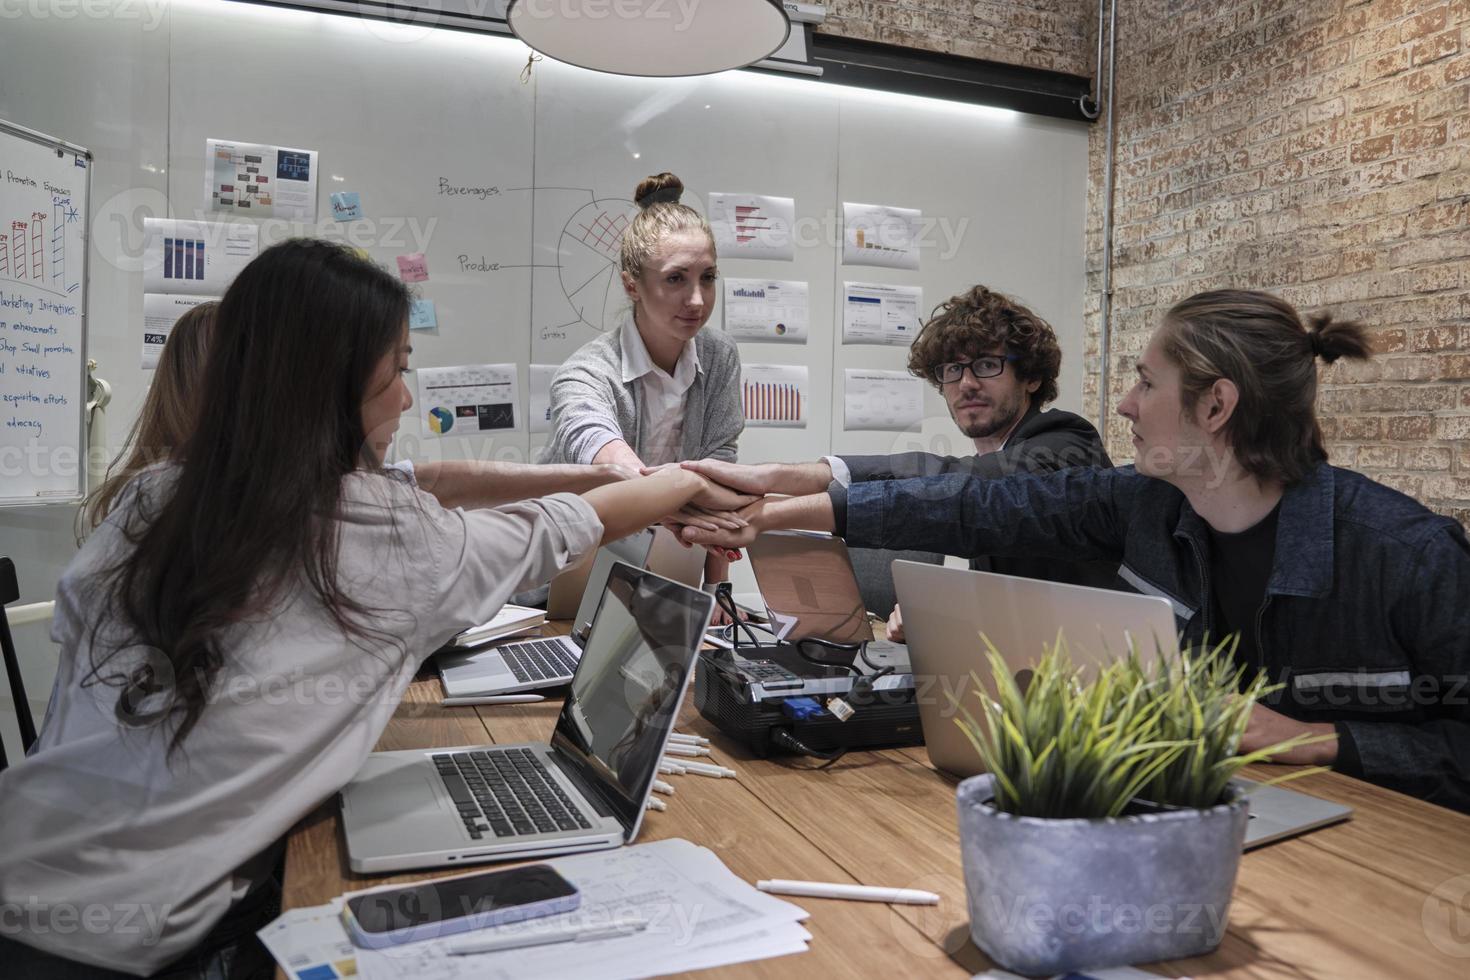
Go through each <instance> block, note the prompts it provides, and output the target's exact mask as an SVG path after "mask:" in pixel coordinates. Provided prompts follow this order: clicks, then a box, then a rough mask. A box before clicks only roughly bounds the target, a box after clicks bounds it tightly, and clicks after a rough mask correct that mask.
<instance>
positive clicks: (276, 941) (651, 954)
mask: <svg viewBox="0 0 1470 980" xmlns="http://www.w3.org/2000/svg"><path fill="white" fill-rule="evenodd" d="M546 863H548V864H550V865H552V866H553V867H555V868H556V869H557V870H558V871H559V872H561V874H562V875H563V876H564V877H565V878H566V879H567V880H568V881H570V882H572V883H573V884H574V885H576V886H577V889H578V891H580V892H581V895H582V902H581V906H580V907H579V908H578V909H577V910H576V911H575V912H569V913H567V914H565V915H557V916H547V917H544V918H539V919H531V920H528V921H526V922H520V923H515V924H513V925H504V926H496V927H494V928H492V929H484V930H480V931H478V932H466V933H456V934H454V935H451V936H447V937H445V938H443V939H428V940H424V941H422V942H417V943H408V944H405V945H402V946H394V947H389V948H387V949H358V950H356V954H357V964H356V970H357V974H358V976H360V977H362V978H363V980H401V978H409V977H415V978H427V980H472V978H474V980H478V978H490V980H511V978H520V977H527V976H535V977H538V978H552V977H567V978H573V977H575V978H579V980H581V978H607V980H637V978H641V977H653V976H659V975H662V974H666V973H680V972H684V971H687V970H700V969H704V968H706V967H715V966H726V965H729V964H732V963H744V962H747V961H750V960H759V959H767V958H770V957H774V956H785V955H787V954H789V953H804V952H806V949H807V942H808V941H809V940H810V939H811V933H809V932H807V931H806V929H804V928H803V927H802V926H801V925H800V924H799V923H800V922H802V921H803V920H804V919H806V917H807V913H806V912H805V911H804V910H803V909H801V908H799V907H798V906H796V905H793V904H791V903H790V902H786V901H783V900H781V899H779V898H776V897H774V896H772V895H767V894H765V893H764V892H760V891H757V890H756V889H755V888H753V887H752V886H751V885H750V884H748V883H747V882H745V881H744V880H742V879H740V878H737V877H736V876H735V875H734V874H732V873H731V872H730V869H729V868H727V867H725V864H724V862H722V861H721V860H720V859H719V858H718V857H716V856H715V854H714V852H713V851H710V850H709V849H707V848H704V847H699V846H697V845H695V844H691V843H690V842H689V841H687V840H680V839H673V840H663V841H655V842H653V843H649V844H637V845H634V846H631V847H622V848H618V849H616V850H611V851H598V852H596V853H592V854H579V855H575V856H573V857H565V858H556V859H554V860H551V861H548V862H546ZM344 898H345V896H344ZM342 901H343V899H340V898H339V899H337V900H336V901H335V902H333V904H332V905H330V906H321V908H320V911H319V912H318V914H316V915H311V916H305V917H303V912H304V910H293V912H288V913H286V915H283V916H282V920H284V919H285V918H286V916H290V915H295V916H297V917H298V918H299V920H300V921H302V922H303V923H304V922H311V923H312V925H314V926H317V927H320V926H321V925H322V924H323V919H324V918H326V917H327V914H328V913H331V912H332V910H333V909H336V910H340V909H341V904H342ZM629 919H640V920H644V921H646V922H647V923H648V926H647V928H645V929H642V930H640V931H638V932H635V933H632V934H630V935H625V936H617V937H613V938H606V939H596V940H590V941H586V942H563V943H556V944H553V945H543V946H525V947H521V948H519V949H508V950H502V951H499V952H494V953H475V954H471V955H455V954H452V953H450V952H449V949H450V948H451V947H453V946H456V945H460V944H464V943H466V942H468V941H472V940H475V939H481V938H489V937H491V936H494V937H497V938H498V937H502V936H515V935H518V934H522V933H525V934H528V935H535V934H536V933H537V932H541V933H545V932H547V931H548V930H549V929H550V928H551V927H552V926H553V925H555V926H556V927H557V928H558V929H560V928H564V927H565V928H569V927H576V926H582V925H585V926H586V928H587V929H588V930H589V931H590V930H595V929H596V928H598V927H599V926H606V925H607V924H608V923H610V922H615V921H626V920H629ZM282 920H277V922H275V923H272V924H271V925H270V926H267V927H266V928H265V929H263V930H261V932H260V935H261V938H262V939H266V937H267V936H268V935H269V936H270V940H271V941H268V942H267V946H268V948H269V949H270V950H271V952H272V953H274V954H275V955H276V958H277V960H278V961H279V962H280V963H281V965H282V966H283V967H285V968H286V969H287V971H288V972H289V973H291V975H292V976H298V975H299V974H297V973H296V972H295V970H294V969H293V962H292V961H293V960H294V964H295V965H297V966H299V965H300V964H303V963H308V962H309V963H313V964H321V963H322V962H323V960H324V959H326V957H325V956H323V955H322V953H323V952H330V951H331V949H332V946H331V944H330V943H328V944H327V947H328V948H327V949H326V950H323V949H322V946H323V936H322V935H321V932H320V931H319V928H318V929H316V930H313V933H312V934H311V935H310V937H309V939H310V941H311V942H310V945H311V947H312V949H311V951H310V952H308V951H307V949H305V948H302V949H297V950H293V949H292V948H291V944H290V942H289V940H288V938H287V937H286V936H284V935H283V934H282V930H281V929H278V928H277V926H278V924H279V923H280V922H281V921H282ZM337 929H338V933H337V934H336V936H334V937H333V938H337V939H345V935H346V934H345V932H344V931H341V930H342V927H341V925H340V923H339V924H338V925H337ZM302 939H303V943H302V946H303V947H305V946H306V945H307V943H306V940H307V939H308V936H306V935H305V934H303V936H302ZM338 948H340V947H338ZM334 965H335V966H336V968H337V970H338V972H339V974H340V975H347V974H346V973H345V971H343V970H342V964H341V963H340V961H339V963H337V964H334ZM329 975H331V974H326V973H321V974H317V976H329Z"/></svg>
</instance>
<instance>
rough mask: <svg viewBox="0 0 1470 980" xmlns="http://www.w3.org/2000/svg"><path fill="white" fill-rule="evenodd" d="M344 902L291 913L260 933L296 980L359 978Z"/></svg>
mask: <svg viewBox="0 0 1470 980" xmlns="http://www.w3.org/2000/svg"><path fill="white" fill-rule="evenodd" d="M341 913H342V899H340V898H335V899H333V900H332V901H331V902H330V903H328V904H327V905H316V906H313V907H311V908H300V909H288V910H287V911H285V912H282V913H281V915H280V916H279V917H278V918H277V919H276V920H275V921H274V922H272V923H271V924H270V925H268V926H266V927H265V928H264V929H261V930H260V931H259V932H257V933H256V935H257V936H259V937H260V941H261V942H262V943H263V944H264V945H265V948H266V949H267V950H269V951H270V954H271V955H272V956H274V957H275V959H276V962H277V963H278V964H280V966H281V969H282V970H283V971H285V973H286V975H287V976H288V977H291V978H292V980H339V978H344V977H351V976H355V975H356V974H357V947H355V946H353V945H352V940H350V939H349V938H348V937H347V930H346V929H344V928H343V926H342V916H341Z"/></svg>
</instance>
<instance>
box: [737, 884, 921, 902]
mask: <svg viewBox="0 0 1470 980" xmlns="http://www.w3.org/2000/svg"><path fill="white" fill-rule="evenodd" d="M755 887H757V888H759V889H760V890H761V891H763V892H772V893H774V894H777V895H804V896H807V897H809V898H847V899H852V900H854V901H859V902H889V903H892V904H895V905H938V904H939V896H938V895H936V894H934V893H933V892H924V891H919V890H918V889H917V888H874V887H872V886H871V885H838V884H832V883H829V882H825V881H786V880H784V879H781V878H774V879H771V880H770V881H757V882H756V883H755Z"/></svg>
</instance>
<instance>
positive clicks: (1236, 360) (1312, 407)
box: [1160, 289, 1372, 486]
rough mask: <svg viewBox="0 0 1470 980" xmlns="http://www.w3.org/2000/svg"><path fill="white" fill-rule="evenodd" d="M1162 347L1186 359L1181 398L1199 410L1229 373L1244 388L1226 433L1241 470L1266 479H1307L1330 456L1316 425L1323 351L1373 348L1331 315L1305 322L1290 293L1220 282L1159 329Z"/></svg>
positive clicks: (1340, 353)
mask: <svg viewBox="0 0 1470 980" xmlns="http://www.w3.org/2000/svg"><path fill="white" fill-rule="evenodd" d="M1160 341H1161V345H1160V346H1161V349H1162V350H1163V352H1164V355H1165V356H1167V357H1168V358H1169V360H1171V361H1173V362H1174V363H1175V364H1177V365H1179V384H1180V402H1181V405H1182V407H1183V408H1184V411H1185V412H1187V413H1191V414H1192V413H1193V411H1194V407H1195V405H1197V404H1198V403H1199V399H1200V397H1201V396H1202V395H1204V394H1205V392H1207V391H1209V390H1210V388H1211V387H1212V386H1213V385H1214V384H1215V382H1216V381H1218V380H1220V379H1222V378H1224V379H1226V380H1228V381H1231V382H1233V383H1234V385H1235V388H1236V390H1237V391H1238V392H1239V398H1238V400H1237V402H1236V405H1235V411H1234V412H1233V413H1232V414H1231V416H1230V418H1229V420H1227V421H1226V423H1225V429H1224V433H1225V437H1226V438H1227V439H1228V440H1229V441H1230V448H1231V449H1232V451H1233V452H1234V453H1235V458H1236V460H1237V461H1238V462H1239V463H1240V466H1241V468H1242V469H1244V470H1245V471H1246V472H1247V473H1249V474H1251V475H1252V476H1254V477H1256V478H1257V479H1260V480H1280V481H1282V482H1283V483H1285V484H1287V485H1288V486H1290V485H1291V484H1293V483H1298V482H1300V481H1301V480H1302V479H1303V478H1304V477H1306V475H1307V474H1308V473H1310V472H1311V471H1312V470H1313V469H1314V468H1315V467H1316V466H1317V464H1318V463H1320V462H1322V461H1324V460H1326V459H1327V450H1326V448H1325V447H1324V446H1323V444H1322V429H1321V427H1320V426H1319V425H1318V424H1317V412H1316V401H1317V358H1319V357H1320V358H1321V359H1322V360H1323V361H1324V362H1325V363H1328V364H1331V363H1332V362H1333V361H1335V360H1337V359H1338V358H1339V357H1349V358H1354V359H1357V360H1366V359H1367V358H1369V357H1371V356H1372V348H1371V347H1370V346H1369V343H1368V335H1367V331H1366V330H1364V328H1363V325H1362V324H1360V323H1357V322H1352V321H1347V322H1340V321H1337V320H1334V319H1333V318H1332V314H1330V313H1317V314H1314V315H1312V316H1310V317H1307V318H1306V320H1305V321H1303V319H1302V317H1301V315H1300V314H1298V313H1297V311H1296V309H1295V308H1294V307H1293V306H1292V305H1291V304H1290V303H1288V302H1286V300H1284V299H1281V298H1280V297H1279V296H1272V295H1271V294H1270V293H1262V292H1256V291H1253V290H1245V289H1216V290H1211V291H1209V292H1204V293H1196V294H1195V295H1193V296H1191V297H1189V298H1188V299H1184V300H1180V301H1179V302H1178V303H1177V304H1175V306H1174V308H1173V309H1171V310H1170V311H1169V312H1168V313H1167V314H1165V315H1164V323H1163V326H1162V327H1160Z"/></svg>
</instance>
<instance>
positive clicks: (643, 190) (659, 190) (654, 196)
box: [633, 171, 684, 208]
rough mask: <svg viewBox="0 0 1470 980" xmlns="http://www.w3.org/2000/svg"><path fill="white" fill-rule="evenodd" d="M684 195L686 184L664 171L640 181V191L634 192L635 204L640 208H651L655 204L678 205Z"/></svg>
mask: <svg viewBox="0 0 1470 980" xmlns="http://www.w3.org/2000/svg"><path fill="white" fill-rule="evenodd" d="M683 195H684V182H683V181H682V180H680V179H679V178H678V177H675V176H674V175H673V174H671V173H669V172H668V171H664V172H663V173H661V174H655V175H654V176H652V177H644V178H643V179H642V180H641V181H639V182H638V189H637V190H635V191H634V192H633V202H634V203H635V204H637V205H638V206H639V207H640V208H650V207H652V206H653V205H655V204H678V203H679V198H680V197H682V196H683Z"/></svg>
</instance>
